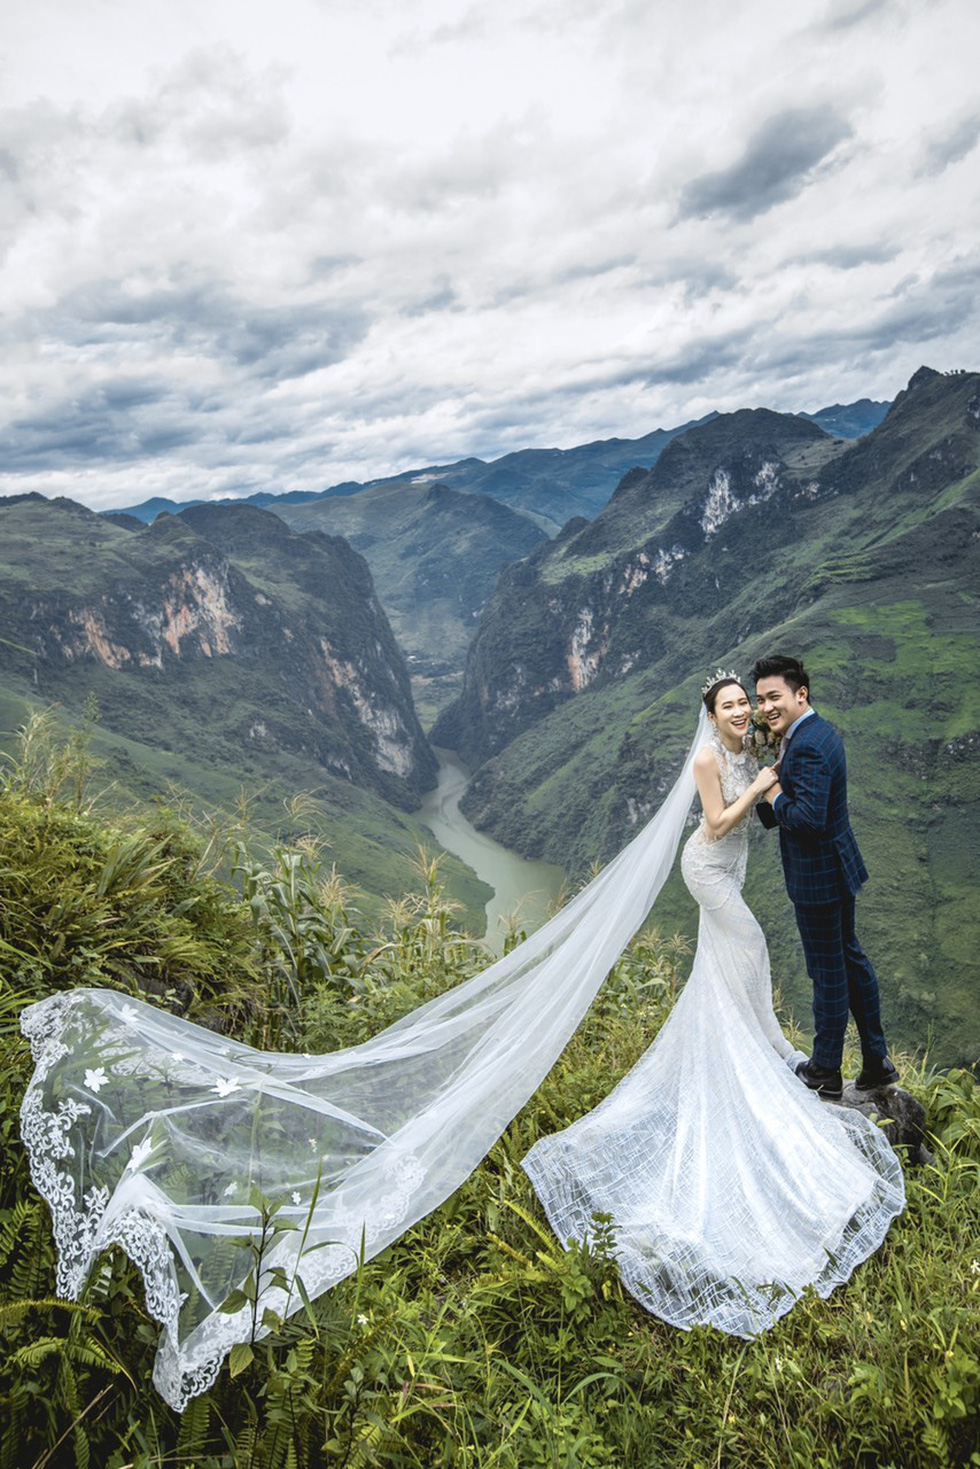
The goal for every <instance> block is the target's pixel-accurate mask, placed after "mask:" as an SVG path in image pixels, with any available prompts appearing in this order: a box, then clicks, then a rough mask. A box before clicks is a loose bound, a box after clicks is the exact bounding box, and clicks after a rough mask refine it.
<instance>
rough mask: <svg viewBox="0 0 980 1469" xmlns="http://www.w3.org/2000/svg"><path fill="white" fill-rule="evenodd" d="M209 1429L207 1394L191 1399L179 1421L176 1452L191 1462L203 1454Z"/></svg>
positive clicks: (209, 1408) (209, 1407) (209, 1409)
mask: <svg viewBox="0 0 980 1469" xmlns="http://www.w3.org/2000/svg"><path fill="white" fill-rule="evenodd" d="M210 1427H211V1403H210V1401H209V1398H208V1394H207V1393H204V1394H202V1396H201V1397H199V1398H192V1399H191V1401H190V1403H188V1405H187V1408H186V1409H185V1411H184V1415H183V1417H182V1418H181V1420H180V1432H179V1433H178V1435H177V1452H178V1454H184V1455H186V1456H187V1458H188V1460H193V1459H195V1458H196V1457H198V1456H199V1455H201V1454H203V1453H204V1450H205V1445H206V1443H207V1437H208V1431H209V1429H210Z"/></svg>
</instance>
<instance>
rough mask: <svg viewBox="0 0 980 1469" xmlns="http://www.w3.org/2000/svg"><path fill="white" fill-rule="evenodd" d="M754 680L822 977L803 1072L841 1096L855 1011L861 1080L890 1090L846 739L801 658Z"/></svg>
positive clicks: (792, 880) (773, 799)
mask: <svg viewBox="0 0 980 1469" xmlns="http://www.w3.org/2000/svg"><path fill="white" fill-rule="evenodd" d="M752 676H753V678H754V679H755V691H756V698H757V700H758V707H759V712H760V713H761V714H762V716H763V717H764V718H765V719H766V720H767V721H768V723H769V727H770V729H772V730H774V731H775V732H776V734H778V735H780V736H781V744H780V755H779V765H778V767H777V769H778V773H779V783H778V784H777V785H774V786H772V787H771V788H770V789H769V790H768V791H767V792H766V794H765V797H764V799H765V800H767V801H768V802H769V803H770V805H771V807H772V815H773V816H774V817H775V824H776V825H778V827H779V846H780V851H781V854H782V859H783V875H784V876H785V878H786V890H787V892H788V893H789V896H790V899H791V901H792V903H793V906H794V908H795V909H796V922H797V926H798V927H799V930H800V938H801V939H802V940H803V952H804V954H805V956H806V967H807V973H808V974H809V976H810V978H811V979H812V981H813V1020H814V1032H815V1033H814V1039H813V1055H812V1057H811V1058H810V1060H809V1061H804V1062H801V1063H800V1065H799V1066H798V1067H797V1073H796V1074H797V1075H798V1076H799V1077H800V1079H801V1080H802V1081H804V1082H805V1083H806V1085H807V1086H808V1087H809V1088H810V1089H811V1091H815V1092H819V1093H820V1094H821V1095H822V1096H825V1097H839V1096H840V1095H841V1093H842V1092H843V1089H844V1084H843V1081H842V1079H841V1070H840V1063H841V1055H842V1053H843V1049H844V1032H845V1031H846V1029H847V1012H848V1010H850V1012H851V1014H852V1015H853V1016H854V1019H855V1021H856V1022H857V1028H858V1034H859V1036H860V1037H861V1052H862V1056H863V1065H862V1068H861V1074H860V1075H859V1076H858V1078H857V1081H856V1083H855V1084H856V1085H857V1087H858V1088H860V1089H861V1090H862V1091H863V1090H868V1089H870V1088H871V1087H876V1086H889V1085H891V1084H892V1083H893V1082H895V1081H897V1080H898V1072H897V1070H896V1069H895V1067H894V1065H893V1064H892V1062H891V1061H890V1060H889V1058H888V1047H887V1045H886V1043H885V1036H884V1032H883V1031H882V1028H881V1013H880V1006H879V999H878V980H877V978H876V977H875V972H874V969H873V968H872V967H871V962H870V960H869V959H868V958H867V957H866V956H865V954H864V951H863V949H862V948H861V945H860V944H859V943H858V939H857V934H856V933H855V932H854V895H855V893H856V892H857V891H858V889H859V888H860V887H861V884H862V883H863V882H864V881H865V880H866V878H867V876H868V873H867V869H866V868H865V865H864V862H863V861H862V860H861V853H860V852H859V851H858V846H857V842H856V841H855V840H854V833H853V832H852V831H851V824H850V819H849V817H848V813H847V766H846V763H845V760H844V745H843V741H842V740H841V737H840V735H839V734H838V733H837V731H836V729H834V726H833V725H832V724H828V722H827V720H826V719H822V718H821V717H820V715H819V714H818V713H817V711H816V710H815V709H813V708H812V707H811V705H810V680H809V678H808V676H807V672H806V669H805V668H804V667H803V665H802V663H800V662H799V661H798V660H797V659H796V658H786V657H782V656H780V655H775V656H773V657H771V658H760V659H759V662H758V663H757V664H756V665H755V668H754V669H753V670H752ZM769 824H770V822H767V823H766V825H769Z"/></svg>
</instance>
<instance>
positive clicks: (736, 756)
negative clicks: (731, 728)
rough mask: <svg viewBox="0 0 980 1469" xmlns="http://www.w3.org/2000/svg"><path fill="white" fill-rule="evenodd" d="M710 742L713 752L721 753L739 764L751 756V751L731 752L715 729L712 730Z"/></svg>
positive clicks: (709, 737)
mask: <svg viewBox="0 0 980 1469" xmlns="http://www.w3.org/2000/svg"><path fill="white" fill-rule="evenodd" d="M708 742H709V744H710V745H711V747H712V749H713V750H717V751H719V752H720V753H721V754H722V755H724V756H725V757H726V758H727V759H729V760H737V761H738V763H739V764H741V763H742V762H743V761H744V760H746V759H747V758H748V756H749V754H750V751H748V750H746V749H742V750H738V751H736V750H730V749H729V748H728V746H727V745H726V744H725V741H724V740H723V739H722V737H721V735H720V734H719V733H718V731H717V729H715V728H712V730H711V734H710V735H709V736H708Z"/></svg>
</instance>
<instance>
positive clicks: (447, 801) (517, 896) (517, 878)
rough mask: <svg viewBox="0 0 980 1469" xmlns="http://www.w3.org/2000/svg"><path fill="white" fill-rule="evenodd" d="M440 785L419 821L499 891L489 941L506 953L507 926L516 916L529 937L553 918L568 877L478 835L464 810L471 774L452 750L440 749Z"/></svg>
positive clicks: (490, 912)
mask: <svg viewBox="0 0 980 1469" xmlns="http://www.w3.org/2000/svg"><path fill="white" fill-rule="evenodd" d="M436 754H437V755H438V757H439V783H438V785H437V786H436V788H435V790H433V791H429V793H428V795H426V796H425V797H424V799H423V801H422V809H421V811H420V812H419V813H418V819H419V820H420V821H421V822H422V823H423V824H424V825H425V826H427V827H428V828H429V830H430V831H431V833H432V835H433V836H434V837H435V838H436V840H437V841H438V842H439V843H440V844H441V845H442V846H444V847H445V848H446V850H447V851H448V852H453V853H454V854H455V855H456V856H457V857H461V858H462V860H463V861H464V862H465V863H466V864H467V866H469V867H472V868H473V871H474V872H475V873H476V875H477V877H481V878H482V879H483V881H484V882H487V883H489V884H490V886H491V887H492V888H493V889H494V894H493V897H492V898H491V899H490V901H489V902H488V903H487V907H486V914H487V933H486V941H487V944H488V946H489V947H490V948H491V949H492V950H493V952H494V953H495V954H499V953H500V952H501V950H502V949H503V944H504V937H505V934H506V931H507V922H506V920H507V919H508V918H509V917H510V916H511V914H513V913H514V912H515V911H517V913H518V914H519V917H520V921H521V924H522V926H523V927H524V928H525V929H526V930H527V932H528V933H530V932H531V931H532V929H535V928H538V927H539V926H540V925H541V923H542V922H543V921H544V919H545V918H547V917H548V907H549V904H550V903H552V902H553V900H554V899H555V898H556V897H557V896H558V893H559V891H560V889H561V886H562V883H563V882H564V881H565V873H564V871H563V870H562V869H561V868H560V867H556V866H555V865H554V864H553V863H551V862H531V861H529V860H528V859H527V858H526V857H519V856H518V855H517V853H516V852H511V851H510V850H509V849H508V848H507V847H502V846H501V845H500V843H499V842H495V841H494V840H493V837H488V836H485V835H484V833H483V832H481V831H477V829H476V827H475V826H473V825H472V824H471V823H470V822H469V821H467V819H466V817H465V816H464V815H463V813H462V811H460V809H459V802H460V798H461V797H462V794H463V792H464V791H465V790H466V785H467V782H468V781H469V771H468V770H467V769H466V766H465V765H464V764H463V763H462V761H461V760H460V759H459V758H458V756H456V755H455V754H454V753H453V751H452V750H440V749H438V748H436Z"/></svg>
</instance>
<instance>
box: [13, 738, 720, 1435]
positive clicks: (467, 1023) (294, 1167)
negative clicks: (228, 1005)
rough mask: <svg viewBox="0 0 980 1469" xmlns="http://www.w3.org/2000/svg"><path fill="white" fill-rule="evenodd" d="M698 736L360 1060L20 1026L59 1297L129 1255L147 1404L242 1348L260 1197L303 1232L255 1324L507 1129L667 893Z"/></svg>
mask: <svg viewBox="0 0 980 1469" xmlns="http://www.w3.org/2000/svg"><path fill="white" fill-rule="evenodd" d="M705 723H706V720H705V715H704V713H703V712H702V715H701V719H700V721H699V724H698V731H697V734H696V736H695V739H694V741H693V743H692V745H691V748H690V750H689V752H688V754H687V756H686V758H685V761H684V765H683V768H682V770H681V773H680V775H679V777H678V778H677V780H676V782H675V784H674V786H673V787H672V788H671V790H670V791H669V793H668V795H667V797H666V799H665V800H664V802H663V804H662V805H661V807H660V809H659V811H658V812H657V814H656V815H655V816H654V817H653V819H652V820H651V821H650V822H649V823H648V824H647V826H646V827H644V829H643V830H642V831H641V832H640V833H639V835H638V836H637V837H635V838H634V840H633V841H632V842H631V843H630V844H629V846H627V847H626V848H625V849H624V850H623V851H622V852H621V853H620V854H619V856H618V857H616V858H615V859H614V861H612V862H611V863H610V864H609V865H608V866H607V867H606V868H605V869H604V870H603V871H602V872H601V873H600V874H599V876H598V877H596V878H595V879H594V881H592V882H591V883H590V884H589V885H588V886H587V887H586V888H584V889H583V890H582V891H581V892H580V893H579V894H578V895H577V896H576V897H575V898H574V899H573V900H572V901H571V902H570V903H569V904H568V905H567V906H566V907H565V908H563V909H562V910H561V911H560V912H559V913H558V914H557V915H556V916H555V917H554V918H552V919H551V920H550V921H549V922H547V923H546V924H545V925H544V926H543V927H542V928H540V929H539V930H538V931H537V932H536V933H535V934H533V935H532V936H531V937H530V938H529V939H527V940H525V942H524V943H522V944H521V945H519V946H518V947H517V948H516V949H514V950H513V951H512V952H511V953H510V954H508V955H506V956H505V957H504V958H502V959H500V960H498V961H497V962H496V963H494V964H491V965H490V966H489V968H487V969H486V970H484V971H483V972H482V973H480V974H478V975H477V976H476V977H475V978H473V979H471V980H469V981H467V982H466V983H464V984H461V985H459V986H458V987H457V988H455V989H452V990H449V991H448V992H447V993H446V994H444V995H441V996H439V997H438V998H437V999H435V1000H432V1001H430V1002H429V1003H428V1004H426V1005H423V1006H422V1007H421V1008H420V1009H418V1010H416V1011H414V1012H413V1013H412V1014H410V1015H408V1016H406V1017H405V1018H404V1019H402V1020H400V1021H398V1022H397V1023H396V1024H395V1025H392V1026H390V1027H389V1028H388V1029H387V1030H385V1031H383V1032H382V1033H381V1034H380V1035H378V1036H376V1037H374V1039H373V1040H370V1041H367V1042H366V1043H365V1044H363V1045H360V1046H354V1047H351V1048H349V1049H347V1050H342V1051H337V1052H333V1053H331V1054H328V1055H323V1056H315V1057H308V1056H298V1055H279V1054H274V1053H271V1052H264V1051H255V1050H253V1049H251V1048H250V1047H248V1046H244V1045H240V1044H237V1043H235V1042H234V1041H229V1040H228V1039H227V1038H226V1037H224V1036H219V1035H215V1034H213V1033H212V1032H210V1031H207V1030H204V1029H202V1028H200V1027H199V1026H196V1025H192V1024H190V1023H189V1022H187V1021H184V1020H180V1019H178V1018H175V1017H174V1016H172V1015H168V1014H166V1013H165V1012H163V1011H161V1010H158V1009H156V1008H154V1007H153V1006H151V1005H148V1004H145V1003H143V1002H141V1001H138V1000H134V999H131V998H129V997H127V996H126V995H122V994H117V993H114V992H111V991H108V990H74V991H69V992H67V993H64V994H58V995H52V996H51V997H49V998H48V999H45V1000H42V1001H40V1002H39V1003H37V1004H35V1005H32V1006H30V1007H29V1009H28V1010H26V1011H25V1012H24V1016H23V1021H22V1025H23V1029H24V1032H25V1034H26V1035H27V1036H29V1038H30V1040H31V1044H32V1047H33V1051H34V1057H35V1062H36V1068H35V1073H34V1076H33V1079H32V1081H31V1083H30V1086H29V1087H28V1090H27V1093H26V1096H25V1099H24V1104H23V1108H22V1132H23V1137H24V1141H25V1144H26V1146H27V1148H28V1151H29V1154H30V1162H31V1172H32V1177H33V1179H34V1183H35V1185H36V1187H37V1188H38V1190H39V1192H40V1193H41V1194H42V1195H43V1196H44V1198H45V1199H46V1200H47V1202H48V1204H49V1206H50V1208H51V1213H52V1218H53V1227H54V1233H55V1240H56V1244H57V1249H58V1259H59V1264H58V1290H59V1292H60V1293H61V1294H63V1295H67V1296H69V1297H76V1296H77V1295H78V1294H79V1292H80V1291H81V1289H82V1287H83V1285H84V1283H85V1280H86V1277H87V1275H88V1273H89V1270H90V1268H91V1266H92V1263H93V1261H94V1260H95V1258H96V1256H97V1255H98V1254H99V1252H100V1251H102V1250H105V1249H106V1248H108V1247H109V1246H112V1245H120V1246H121V1247H122V1248H123V1249H124V1250H125V1251H126V1252H127V1254H128V1255H129V1256H130V1257H131V1259H132V1260H133V1261H134V1262H135V1263H136V1264H137V1266H138V1267H139V1269H140V1271H141V1272H142V1275H143V1279H144V1282H145V1289H146V1299H147V1305H148V1308H149V1310H150V1311H151V1313H152V1314H153V1316H154V1317H155V1318H156V1319H157V1320H158V1321H159V1322H160V1324H161V1327H162V1332H161V1337H160V1344H159V1350H158V1353H157V1359H156V1364H155V1368H154V1382H155V1383H156V1386H157V1388H158V1389H159V1391H160V1392H161V1394H162V1395H163V1396H164V1397H165V1398H166V1399H167V1401H168V1402H170V1403H171V1404H172V1405H173V1406H174V1407H175V1408H177V1409H182V1408H183V1407H184V1406H185V1405H186V1403H187V1402H188V1401H189V1399H190V1398H192V1397H193V1396H194V1395H195V1394H197V1393H200V1392H203V1391H204V1390H205V1389H206V1388H207V1387H208V1386H209V1385H210V1384H211V1383H212V1382H213V1381H214V1378H215V1377H216V1375H217V1373H218V1370H219V1368H220V1366H221V1362H222V1360H223V1359H224V1356H225V1355H226V1353H227V1352H228V1351H229V1350H230V1349H231V1347H232V1346H233V1345H234V1344H235V1343H237V1342H241V1341H245V1340H247V1339H249V1338H250V1337H251V1336H252V1334H253V1325H254V1323H253V1307H252V1303H251V1302H250V1301H249V1300H247V1299H244V1300H240V1298H239V1297H238V1296H236V1295H235V1294H234V1293H235V1292H236V1291H241V1289H242V1286H243V1284H244V1283H245V1282H246V1280H247V1278H248V1276H249V1272H250V1271H251V1270H252V1266H253V1262H254V1249H253V1248H250V1247H249V1246H250V1242H251V1244H252V1246H255V1245H256V1244H257V1243H258V1241H259V1237H260V1234H261V1230H262V1218H261V1214H260V1212H259V1210H258V1208H257V1207H256V1204H257V1200H256V1196H255V1192H254V1191H255V1190H259V1191H260V1193H261V1195H263V1196H264V1198H266V1199H268V1200H270V1201H272V1202H273V1203H275V1204H277V1205H279V1206H280V1209H279V1213H278V1214H277V1216H276V1218H277V1219H278V1220H281V1221H287V1222H292V1223H294V1224H295V1225H296V1226H297V1227H296V1229H295V1230H293V1231H286V1232H283V1233H282V1234H281V1236H280V1237H279V1238H278V1239H277V1240H276V1242H275V1244H274V1246H273V1248H272V1249H271V1251H269V1252H268V1253H267V1254H266V1255H265V1256H264V1259H263V1277H262V1279H261V1280H260V1281H259V1282H258V1284H259V1287H260V1288H261V1290H262V1296H261V1304H260V1307H259V1312H258V1315H259V1318H261V1313H262V1310H264V1309H265V1308H266V1307H268V1308H271V1309H272V1310H273V1311H275V1312H276V1313H277V1314H279V1315H280V1316H282V1315H286V1314H288V1313H289V1312H291V1311H293V1310H295V1309H297V1308H298V1306H299V1305H300V1300H301V1296H300V1284H301V1287H302V1291H303V1292H304V1293H305V1294H306V1296H307V1297H308V1298H313V1297H315V1296H317V1295H318V1294H320V1293H321V1292H322V1291H324V1290H326V1289H327V1288H328V1287H329V1286H331V1285H333V1284H335V1283H336V1282H337V1281H339V1280H341V1279H342V1278H343V1277H344V1276H346V1275H348V1274H350V1273H352V1272H353V1271H354V1270H355V1269H356V1268H357V1262H358V1259H359V1257H360V1255H361V1253H362V1251H363V1253H364V1254H365V1255H366V1256H368V1257H370V1256H372V1255H375V1254H377V1253H378V1252H379V1251H380V1250H382V1249H384V1248H385V1246H386V1245H388V1244H390V1243H391V1242H392V1241H393V1240H394V1239H396V1238H397V1237H398V1236H399V1235H400V1234H402V1233H403V1232H404V1231H405V1230H406V1229H408V1228H409V1226H410V1225H412V1224H414V1223H415V1222H416V1221H417V1220H419V1219H422V1218H423V1217H424V1216H425V1215H426V1214H428V1213H430V1211H431V1210H433V1209H434V1208H436V1207H437V1206H438V1205H439V1204H440V1203H442V1202H443V1200H445V1199H446V1198H448V1196H449V1195H450V1194H451V1193H452V1192H453V1191H454V1189H456V1188H457V1187H458V1186H459V1185H460V1184H461V1183H462V1182H463V1180H464V1179H465V1178H466V1177H467V1176H468V1175H469V1174H470V1173H471V1172H472V1171H473V1169H474V1168H475V1167H476V1165H477V1164H478V1163H479V1162H480V1160H481V1158H483V1156H484V1155H485V1154H486V1153H487V1152H488V1150H489V1149H490V1148H491V1147H492V1145H493V1143H494V1142H495V1141H496V1139H497V1138H498V1137H499V1136H500V1134H501V1133H502V1132H503V1130H504V1128H505V1127H506V1126H507V1124H508V1122H510V1120H511V1119H512V1118H513V1117H514V1116H515V1115H516V1114H517V1112H519V1111H520V1109H521V1107H522V1106H523V1105H524V1103H525V1102H526V1101H527V1099H528V1098H529V1097H530V1096H531V1094H532V1093H533V1092H534V1090H535V1089H536V1088H537V1086H538V1085H539V1083H540V1082H541V1081H542V1080H543V1078H544V1077H545V1075H546V1074H547V1072H548V1071H549V1070H550V1068H551V1066H552V1065H553V1064H554V1062H555V1060H556V1059H557V1057H558V1056H559V1054H560V1052H561V1051H562V1049H563V1048H564V1046H565V1044H566V1042H567V1041H568V1039H569V1037H570V1036H571V1035H572V1033H573V1032H574V1030H575V1029H576V1027H577V1026H578V1024H579V1022H580V1020H581V1018H582V1016H583V1015H584V1013H585V1011H586V1009H587V1008H588V1006H589V1004H590V1003H591V1001H592V999H593V998H594V996H595V994H596V992H597V990H598V989H599V986H600V985H601V984H602V981H603V979H604V978H605V976H606V974H607V973H608V971H609V969H610V967H611V966H612V964H613V963H614V961H615V960H616V958H617V956H618V955H619V953H620V952H621V951H622V949H623V948H624V947H625V945H626V944H627V942H628V941H629V939H630V938H631V937H632V935H633V934H634V933H635V932H636V930H637V929H638V928H639V926H640V924H641V923H642V922H643V919H644V918H645V916H646V914H647V912H648V910H649V908H650V906H651V904H652V903H653V901H654V899H655V898H656V896H657V894H658V893H659V891H660V889H661V888H662V886H663V884H664V882H665V881H666V879H667V876H668V874H669V872H670V868H671V865H672V863H673V859H674V854H675V852H676V850H677V846H678V843H679V841H680V838H681V835H682V832H683V830H684V825H685V821H686V818H687V815H688V812H689V810H690V807H691V802H692V799H693V796H694V776H693V763H694V756H695V754H696V753H697V751H698V749H699V748H700V746H701V744H702V743H703V740H704V729H705ZM246 1294H248V1293H247V1292H246ZM252 1295H253V1297H254V1289H253V1291H252ZM236 1303H238V1305H237V1308H235V1309H229V1307H233V1308H234V1307H236ZM223 1305H224V1309H222V1306H223ZM258 1329H259V1332H261V1320H259V1327H258Z"/></svg>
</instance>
